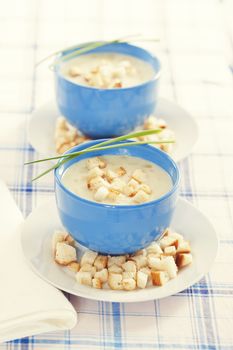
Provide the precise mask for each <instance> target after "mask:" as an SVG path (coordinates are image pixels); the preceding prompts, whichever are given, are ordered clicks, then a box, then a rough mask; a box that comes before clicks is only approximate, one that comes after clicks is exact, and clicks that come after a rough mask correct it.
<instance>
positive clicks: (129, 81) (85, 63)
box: [61, 53, 155, 89]
mask: <svg viewBox="0 0 233 350" xmlns="http://www.w3.org/2000/svg"><path fill="white" fill-rule="evenodd" d="M61 73H62V74H63V76H65V77H66V78H67V79H69V80H71V81H73V82H76V83H78V84H81V85H86V86H91V87H95V88H100V89H114V88H124V87H130V86H134V85H139V84H142V83H144V82H146V81H148V80H150V79H152V78H153V76H154V75H155V71H154V69H153V67H152V66H151V65H150V64H149V63H147V62H145V61H143V60H141V59H138V58H136V57H133V56H129V55H122V54H118V53H96V54H89V55H80V56H78V57H76V58H73V59H71V60H69V61H67V62H65V63H63V64H62V66H61Z"/></svg>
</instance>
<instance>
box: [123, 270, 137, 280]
mask: <svg viewBox="0 0 233 350" xmlns="http://www.w3.org/2000/svg"><path fill="white" fill-rule="evenodd" d="M122 278H123V279H128V278H133V279H136V271H135V272H132V271H131V272H130V271H123V272H122Z"/></svg>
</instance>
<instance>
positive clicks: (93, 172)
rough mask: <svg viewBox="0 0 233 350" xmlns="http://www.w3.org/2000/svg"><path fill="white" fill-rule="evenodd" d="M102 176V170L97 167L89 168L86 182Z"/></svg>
mask: <svg viewBox="0 0 233 350" xmlns="http://www.w3.org/2000/svg"><path fill="white" fill-rule="evenodd" d="M103 175H104V172H103V170H102V169H100V168H99V167H98V166H96V167H94V168H91V170H89V172H88V174H87V180H88V181H89V180H91V179H93V178H95V177H97V176H100V177H102V176H103Z"/></svg>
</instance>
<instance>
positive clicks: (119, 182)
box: [110, 178, 125, 192]
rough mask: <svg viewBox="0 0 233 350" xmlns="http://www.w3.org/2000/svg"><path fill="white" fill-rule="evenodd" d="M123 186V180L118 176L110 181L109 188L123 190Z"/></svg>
mask: <svg viewBox="0 0 233 350" xmlns="http://www.w3.org/2000/svg"><path fill="white" fill-rule="evenodd" d="M124 187H125V183H124V181H122V180H121V179H120V178H116V179H114V180H113V181H112V183H111V185H110V188H111V189H113V190H116V191H119V192H123V190H124Z"/></svg>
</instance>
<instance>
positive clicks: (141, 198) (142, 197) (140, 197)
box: [133, 190, 150, 204]
mask: <svg viewBox="0 0 233 350" xmlns="http://www.w3.org/2000/svg"><path fill="white" fill-rule="evenodd" d="M149 198H150V197H149V195H148V194H147V193H146V192H144V191H142V190H139V191H138V192H137V193H136V194H135V196H134V197H133V200H134V202H135V203H138V204H140V203H144V202H147V201H148V200H149Z"/></svg>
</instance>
